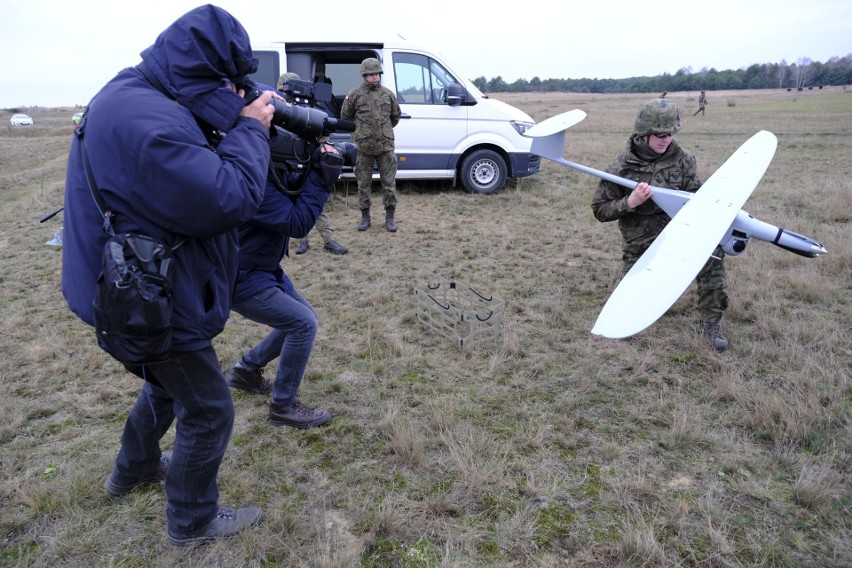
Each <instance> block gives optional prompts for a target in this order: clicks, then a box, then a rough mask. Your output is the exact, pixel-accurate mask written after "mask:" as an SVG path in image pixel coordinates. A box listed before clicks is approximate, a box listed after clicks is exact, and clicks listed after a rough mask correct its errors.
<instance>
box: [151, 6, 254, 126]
mask: <svg viewBox="0 0 852 568" xmlns="http://www.w3.org/2000/svg"><path fill="white" fill-rule="evenodd" d="M140 55H141V56H142V61H144V62H145V65H146V66H147V67H148V69H149V70H150V71H151V73H153V74H154V76H155V77H156V78H157V79H158V80H159V81H160V83H161V84H162V86H163V88H164V89H165V90H166V91H167V92H168V94H169V96H171V97H172V98H173V99H175V100H176V101H177V102H179V103H180V104H182V105H183V106H184V107H186V108H187V109H188V110H189V111H190V112H191V113H192V114H194V115H195V116H197V117H198V118H200V119H202V120H204V121H205V122H207V123H208V124H210V125H211V126H213V127H214V128H216V129H219V130H223V131H228V130H230V129H231V128H232V127H233V126H234V124H235V123H236V121H237V119H238V118H239V116H240V112H241V111H242V109H243V107H244V106H245V101H244V100H243V98H242V97H240V96H239V95H238V94H236V93H234V92H232V91H231V90H230V89H229V88H228V87H227V85H226V82H225V80H228V81H230V82H232V83H237V84H239V83H242V81H243V79H244V78H245V76H246V75H249V74H251V73H254V72H255V71H257V59H256V58H254V57H253V56H252V51H251V42H250V40H249V36H248V33H247V32H246V30H245V28H243V26H242V24H240V22H239V21H237V20H236V18H234V17H233V16H231V15H230V14H229V13H228V12H226V11H225V10H222V9H221V8H218V7H216V6H212V5H210V4H207V5H205V6H199V7H198V8H195V9H194V10H191V11H189V12H187V13H186V14H184V15H183V16H181V17H180V18H178V19H177V20H176V21H175V22H174V23H173V24H172V25H170V26H169V27H168V28H166V30H165V31H163V33H161V34H160V35H159V37H158V38H157V39H156V41H155V42H154V44H153V45H152V46H151V47H149V48H147V49H145V50H144V51H143V52H142V53H141V54H140Z"/></svg>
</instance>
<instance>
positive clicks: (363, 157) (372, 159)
mask: <svg viewBox="0 0 852 568" xmlns="http://www.w3.org/2000/svg"><path fill="white" fill-rule="evenodd" d="M374 163H375V164H378V166H379V180H380V181H381V183H382V190H383V191H384V197H383V198H382V203H383V204H384V206H385V208H388V207H396V197H397V196H396V154H394V153H393V152H385V153H384V154H379V155H378V156H372V155H368V154H362V153H360V152H359V153H358V159H357V160H355V170H354V171H355V179H356V180H358V207H359V208H360V209H369V208H370V204H371V202H372V186H373V164H374Z"/></svg>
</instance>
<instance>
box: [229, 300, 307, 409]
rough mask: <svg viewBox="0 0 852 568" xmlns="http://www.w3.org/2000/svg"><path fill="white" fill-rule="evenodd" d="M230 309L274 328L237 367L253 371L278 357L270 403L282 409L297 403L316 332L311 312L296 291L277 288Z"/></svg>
mask: <svg viewBox="0 0 852 568" xmlns="http://www.w3.org/2000/svg"><path fill="white" fill-rule="evenodd" d="M231 308H232V309H233V310H234V311H235V312H237V313H239V314H240V315H242V316H244V317H246V318H248V319H250V320H252V321H255V322H257V323H262V324H264V325H268V326H269V327H271V328H273V329H272V331H271V332H270V333H269V335H267V336H266V339H264V340H263V341H261V342H260V343H258V344H257V345H255V346H254V348H252V349H251V350H250V351H249V352H248V353H246V354H245V355H243V356H242V357H241V358H240V364H241V365H242V366H243V367H245V368H246V369H248V370H249V371H254V370H257V369H262V368H263V367H265V366H266V365H267V363H269V362H271V361H273V360H274V359H275V358H276V357H277V358H278V371H277V372H276V373H275V382H274V383H273V384H272V401H273V402H275V403H277V404H283V405H290V404H293V403H294V402H296V401H297V400H298V398H299V396H298V393H299V385H301V384H302V378H303V376H304V374H305V369H306V368H307V366H308V359H309V358H310V357H311V351H312V350H313V348H314V340H315V339H316V337H317V329H318V328H319V320H318V319H317V313H316V312H315V311H314V308H313V307H312V306H311V305H310V304H309V303H308V301H307V300H305V298H304V297H302V295H301V294H300V293H299V292H297V291H296V290H292V291H290V292H289V293H287V292H284V290H282V289H281V288H279V287H277V286H272V287H270V288H267V289H266V290H262V291H260V292H258V293H257V294H255V295H254V296H252V297H251V298H249V299H247V300H243V301H239V302H238V301H235V302H234V304H233V306H231Z"/></svg>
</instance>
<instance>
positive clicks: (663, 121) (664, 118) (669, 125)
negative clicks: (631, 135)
mask: <svg viewBox="0 0 852 568" xmlns="http://www.w3.org/2000/svg"><path fill="white" fill-rule="evenodd" d="M633 130H634V132H635V133H636V134H638V135H640V136H647V135H648V134H674V133H675V132H677V131H678V130H680V112H679V111H678V110H677V105H676V104H674V103H673V102H671V101H670V100H668V99H653V100H650V101H648V102H647V103H645V104H643V105H642V106H641V107H640V108H639V113H638V114H637V115H636V123H635V124H634V126H633Z"/></svg>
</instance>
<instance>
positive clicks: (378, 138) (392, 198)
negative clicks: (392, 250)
mask: <svg viewBox="0 0 852 568" xmlns="http://www.w3.org/2000/svg"><path fill="white" fill-rule="evenodd" d="M382 72H383V71H382V64H381V63H379V60H378V59H375V58H373V57H369V58H367V59H365V60H364V61H362V62H361V76H362V77H363V78H364V82H363V83H361V84H360V85H358V86H357V87H354V88H353V89H352V90H351V91H349V94H348V95H346V99H345V100H344V101H343V108H342V109H341V111H340V116H341V118H344V119H346V120H354V121H355V133H354V135H353V141H354V142H355V144H357V146H358V159H357V160H356V161H355V179H357V180H358V207H359V208H360V209H361V222H360V223H359V224H358V230H359V231H366V230H367V229H369V228H370V203H371V199H370V198H371V185H372V183H373V164H374V163H375V164H378V166H379V178H380V179H381V182H382V189H383V190H384V197H383V204H384V206H385V228H386V229H387V230H388V231H390V232H392V233H394V232H396V230H397V226H396V221H395V220H394V212H395V211H396V202H397V195H396V154H395V153H394V136H393V129H394V127H395V126H396V125H397V123H399V119H400V117H401V116H402V112H401V111H400V108H399V102H397V100H396V95H394V94H393V91H391V90H390V89H388V88H387V87H383V86H382V84H381V79H382Z"/></svg>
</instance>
